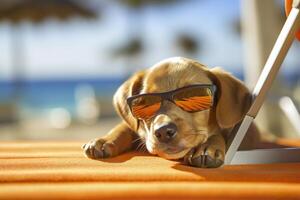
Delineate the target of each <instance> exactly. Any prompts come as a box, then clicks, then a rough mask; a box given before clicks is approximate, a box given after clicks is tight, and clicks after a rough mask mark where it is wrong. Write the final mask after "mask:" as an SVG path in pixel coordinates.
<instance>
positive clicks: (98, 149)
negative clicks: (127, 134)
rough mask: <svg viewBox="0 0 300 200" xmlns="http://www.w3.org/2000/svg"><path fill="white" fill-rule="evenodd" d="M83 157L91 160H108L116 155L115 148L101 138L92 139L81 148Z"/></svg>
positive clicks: (112, 144)
mask: <svg viewBox="0 0 300 200" xmlns="http://www.w3.org/2000/svg"><path fill="white" fill-rule="evenodd" d="M82 149H83V150H84V153H85V155H86V156H87V157H88V158H91V159H101V158H110V157H113V156H116V155H118V151H117V147H116V145H115V144H114V142H112V141H107V140H105V139H103V138H100V139H94V140H91V141H90V142H88V143H86V144H84V145H83V146H82Z"/></svg>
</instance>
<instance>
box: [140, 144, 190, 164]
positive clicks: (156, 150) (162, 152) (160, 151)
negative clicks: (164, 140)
mask: <svg viewBox="0 0 300 200" xmlns="http://www.w3.org/2000/svg"><path fill="white" fill-rule="evenodd" d="M146 148H147V150H148V152H149V153H151V154H154V155H158V156H160V157H162V158H165V159H169V160H176V159H180V158H183V157H184V156H185V155H186V154H187V153H188V152H189V151H190V150H191V149H192V147H180V146H176V147H170V146H169V147H165V146H164V147H162V146H161V145H158V144H156V145H155V144H153V143H151V142H150V141H149V140H146Z"/></svg>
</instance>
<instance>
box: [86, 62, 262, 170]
mask: <svg viewBox="0 0 300 200" xmlns="http://www.w3.org/2000/svg"><path fill="white" fill-rule="evenodd" d="M251 99H252V97H251V94H250V93H249V91H248V89H247V88H246V87H245V85H244V84H243V83H242V82H241V81H239V80H238V79H236V78H234V77H233V76H232V75H230V74H229V73H227V72H225V71H223V70H222V69H221V68H213V69H209V68H207V67H206V66H204V65H202V64H200V63H198V62H197V61H194V60H191V59H187V58H181V57H175V58H170V59H167V60H164V61H162V62H159V63H157V64H155V65H154V66H153V67H151V68H150V69H147V70H144V71H141V72H137V73H136V74H134V75H133V76H132V77H131V78H129V79H128V80H127V81H126V82H125V83H123V85H121V86H120V88H119V89H118V90H117V92H116V93H115V95H114V99H113V104H114V106H115V109H116V110H117V112H118V114H119V115H120V117H121V118H122V119H123V121H122V122H121V123H120V124H118V125H117V126H116V127H115V128H113V129H112V130H111V131H110V132H109V133H108V134H107V135H105V136H104V137H101V138H98V139H94V140H92V141H90V142H89V143H87V144H85V145H83V149H84V152H85V155H86V156H87V157H89V158H92V159H102V158H109V157H113V156H117V155H119V154H121V153H123V152H125V151H128V150H130V149H133V148H137V147H141V146H143V145H144V146H145V147H146V149H147V150H148V151H149V152H150V153H151V154H156V155H158V156H161V157H163V158H166V159H182V160H183V162H184V163H186V164H188V165H191V166H195V167H202V168H212V167H219V166H221V165H222V164H223V162H224V156H225V152H226V148H227V145H226V144H227V142H228V140H229V138H230V137H231V136H230V132H231V130H232V128H233V127H234V126H235V125H236V124H238V123H240V121H241V120H242V118H243V116H244V115H245V114H246V112H247V111H248V109H249V107H250V105H251ZM248 132H251V134H247V136H246V139H245V140H244V141H243V144H242V149H251V148H254V146H255V144H256V143H257V141H259V134H258V131H257V129H256V127H255V126H254V125H252V126H251V128H250V129H249V131H248Z"/></svg>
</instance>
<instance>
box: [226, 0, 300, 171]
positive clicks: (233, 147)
mask: <svg viewBox="0 0 300 200" xmlns="http://www.w3.org/2000/svg"><path fill="white" fill-rule="evenodd" d="M299 28H300V0H294V1H293V8H292V10H291V12H290V14H289V16H288V18H287V20H286V22H285V24H284V26H283V28H282V30H281V32H280V34H279V36H278V38H277V41H276V43H275V45H274V47H273V49H272V51H271V54H270V56H269V58H268V60H267V62H266V64H265V66H264V69H263V71H262V73H261V75H260V77H259V79H258V81H257V84H256V86H255V88H254V91H253V98H254V99H253V100H254V101H253V103H252V106H251V107H250V109H249V111H248V113H247V114H246V116H245V118H244V119H243V121H242V123H241V124H240V125H239V127H237V128H235V129H234V130H233V131H235V130H237V133H236V135H235V137H234V138H233V140H232V142H231V144H230V146H229V148H228V150H227V152H226V156H225V165H226V164H227V165H228V164H260V163H279V162H300V148H282V149H256V150H250V151H237V150H238V148H239V146H240V144H241V142H242V141H243V139H244V137H245V134H246V132H247V131H248V128H249V126H250V125H251V123H252V122H253V120H254V118H255V117H256V115H257V113H258V111H259V109H260V108H261V106H262V104H263V102H264V100H265V97H266V94H267V92H268V90H269V88H270V87H271V85H272V82H273V80H274V79H275V77H276V75H277V72H278V70H279V68H280V66H281V64H282V62H283V60H284V58H285V57H286V54H287V52H288V50H289V48H290V46H291V44H292V42H293V40H294V38H295V33H296V31H297V30H298V29H299ZM299 123H300V122H299Z"/></svg>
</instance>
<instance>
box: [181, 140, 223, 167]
mask: <svg viewBox="0 0 300 200" xmlns="http://www.w3.org/2000/svg"><path fill="white" fill-rule="evenodd" d="M184 162H185V163H186V164H188V165H191V166H194V167H201V168H216V167H220V166H221V165H222V164H223V163H224V153H222V151H221V150H219V149H215V148H213V147H210V146H208V145H206V144H203V145H201V146H199V147H196V148H194V149H192V150H191V151H190V152H189V153H188V154H187V155H186V156H185V157H184Z"/></svg>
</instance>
